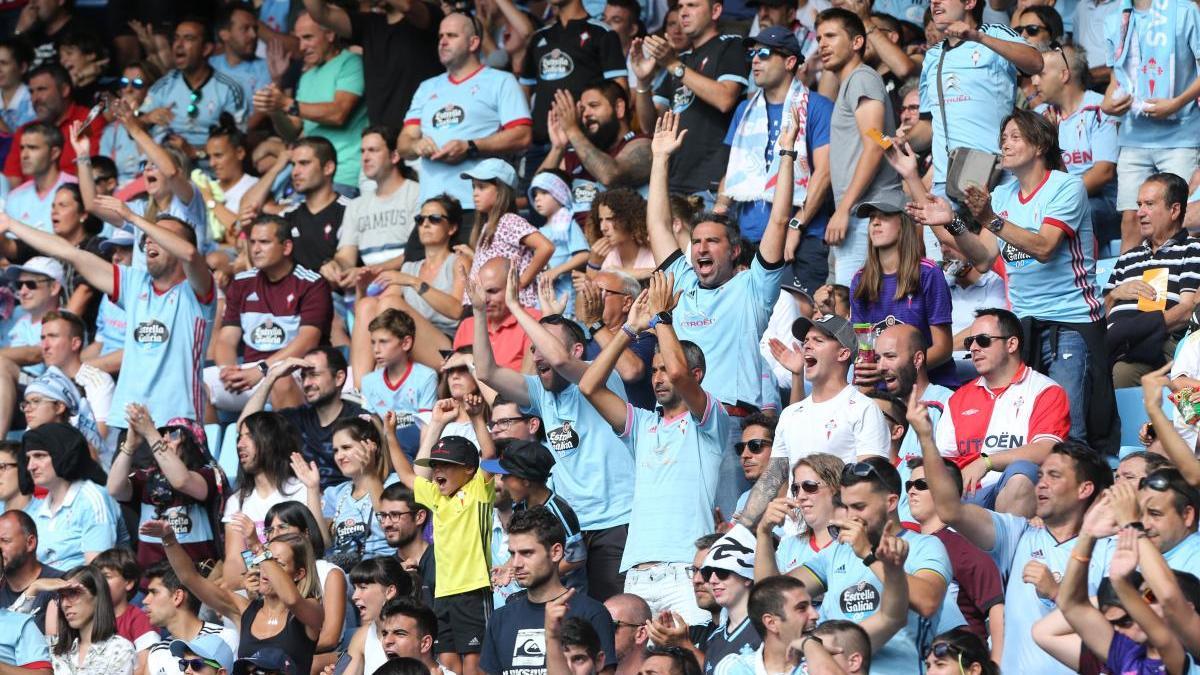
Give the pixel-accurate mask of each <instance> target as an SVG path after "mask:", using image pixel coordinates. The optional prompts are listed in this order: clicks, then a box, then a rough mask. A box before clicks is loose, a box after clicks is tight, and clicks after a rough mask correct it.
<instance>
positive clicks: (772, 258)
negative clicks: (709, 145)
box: [758, 107, 808, 265]
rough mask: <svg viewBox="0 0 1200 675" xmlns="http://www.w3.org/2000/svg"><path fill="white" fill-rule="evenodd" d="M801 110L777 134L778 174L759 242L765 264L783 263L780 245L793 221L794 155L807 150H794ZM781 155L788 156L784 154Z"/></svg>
mask: <svg viewBox="0 0 1200 675" xmlns="http://www.w3.org/2000/svg"><path fill="white" fill-rule="evenodd" d="M800 115H801V112H800V109H799V107H793V108H792V109H791V110H790V111H789V114H788V117H787V121H786V123H785V124H784V126H783V130H782V131H780V132H779V140H778V141H777V146H776V152H778V153H780V155H781V156H780V158H779V175H778V176H777V177H776V181H775V198H774V200H773V201H772V202H771V215H770V217H769V218H768V219H767V229H766V230H765V231H764V232H763V237H762V241H761V242H759V246H758V255H759V256H761V257H762V260H763V262H765V263H767V264H768V265H774V264H775V263H778V262H780V261H781V260H783V242H784V240H785V239H786V238H787V232H788V229H787V224H788V221H789V220H791V218H792V213H793V212H794V210H795V207H794V206H792V196H793V194H794V191H795V189H796V161H797V160H798V159H799V155H798V154H797V153H801V152H803V153H807V152H808V148H796V147H795V146H796V136H797V135H798V134H799V131H800ZM784 152H787V153H789V154H788V155H786V156H785V155H783V153H784Z"/></svg>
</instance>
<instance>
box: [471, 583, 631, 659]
mask: <svg viewBox="0 0 1200 675" xmlns="http://www.w3.org/2000/svg"><path fill="white" fill-rule="evenodd" d="M573 616H577V617H580V618H582V619H584V620H585V621H587V622H588V623H590V624H592V627H593V628H595V629H596V634H597V635H599V636H600V647H601V649H603V650H604V657H605V658H604V662H605V663H616V662H617V651H616V648H615V647H614V645H613V619H612V615H611V614H609V613H608V609H607V608H606V607H605V606H604V605H603V604H601V603H599V602H597V601H595V600H593V599H592V598H590V597H588V596H586V595H582V594H579V593H576V594H575V597H574V598H571V603H570V606H569V607H568V608H567V617H573ZM479 668H480V670H482V671H483V672H485V673H488V674H489V675H546V605H545V603H540V604H539V603H534V602H530V601H529V595H528V593H526V592H525V591H521V592H519V593H514V594H513V595H510V596H508V600H507V601H506V602H505V603H504V606H503V607H501V608H500V609H497V610H496V611H495V612H493V613H492V618H491V620H489V621H488V625H487V634H486V635H485V636H484V638H483V652H482V653H481V654H480V656H479Z"/></svg>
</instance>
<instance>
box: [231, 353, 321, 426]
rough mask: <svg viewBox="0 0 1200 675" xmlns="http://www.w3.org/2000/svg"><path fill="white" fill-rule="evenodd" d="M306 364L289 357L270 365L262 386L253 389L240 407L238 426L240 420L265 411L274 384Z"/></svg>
mask: <svg viewBox="0 0 1200 675" xmlns="http://www.w3.org/2000/svg"><path fill="white" fill-rule="evenodd" d="M307 367H308V362H306V361H305V360H304V359H302V358H299V357H291V358H289V359H285V360H283V361H276V362H275V363H272V364H271V367H270V368H269V369H268V370H267V376H266V377H265V378H264V379H263V383H262V386H261V387H259V388H257V389H255V390H254V393H253V394H251V395H250V400H248V401H246V405H245V406H243V407H242V414H241V415H240V416H239V417H238V425H241V423H242V420H244V419H246V418H247V417H249V416H250V415H253V414H254V413H256V412H261V411H263V410H266V408H267V401H269V400H271V390H272V389H273V388H274V387H275V383H276V382H278V381H279V380H280V379H282V378H283V377H285V376H288V375H291V374H292V373H294V372H296V371H297V370H300V369H301V368H307Z"/></svg>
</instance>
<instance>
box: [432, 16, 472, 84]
mask: <svg viewBox="0 0 1200 675" xmlns="http://www.w3.org/2000/svg"><path fill="white" fill-rule="evenodd" d="M481 39H482V38H481V36H480V35H479V32H478V30H477V28H476V25H475V22H474V21H473V20H472V19H471V17H469V16H467V15H466V14H461V13H459V12H455V13H453V14H448V15H447V16H446V18H444V19H442V24H441V26H440V27H439V28H438V60H439V61H441V62H442V65H443V66H445V68H446V70H449V71H450V72H451V74H453V72H454V71H456V70H461V69H462V68H464V67H471V66H475V65H477V63H478V61H479V58H478V56H477V54H478V53H479V47H480V45H481V44H482V42H481Z"/></svg>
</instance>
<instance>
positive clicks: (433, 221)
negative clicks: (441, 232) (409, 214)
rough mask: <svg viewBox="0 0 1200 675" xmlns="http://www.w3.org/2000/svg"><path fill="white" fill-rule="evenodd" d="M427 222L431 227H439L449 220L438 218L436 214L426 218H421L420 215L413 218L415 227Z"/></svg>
mask: <svg viewBox="0 0 1200 675" xmlns="http://www.w3.org/2000/svg"><path fill="white" fill-rule="evenodd" d="M427 220H428V221H429V222H430V223H431V224H433V225H441V224H442V223H448V222H450V219H449V218H447V217H446V216H439V215H437V214H436V213H431V214H429V215H428V216H423V215H420V214H418V215H415V216H413V222H414V223H416V224H417V225H421V224H423V223H424V222H425V221H427Z"/></svg>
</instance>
